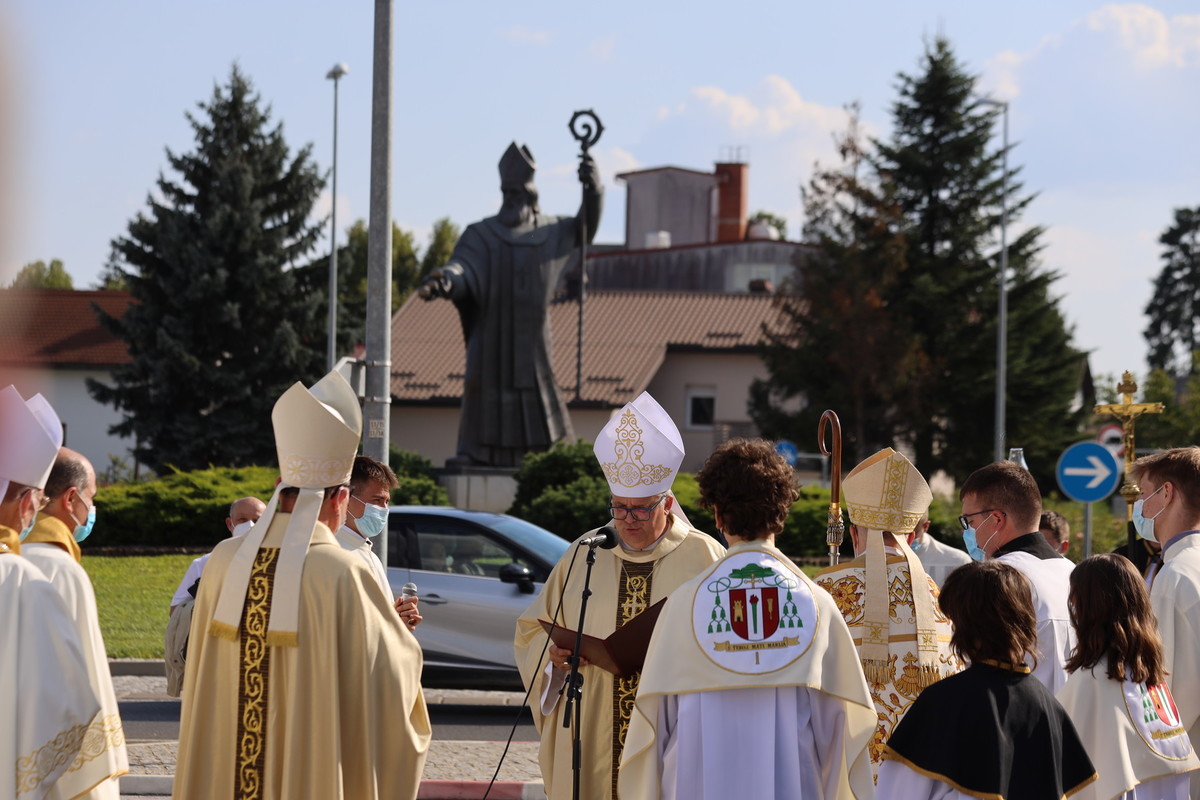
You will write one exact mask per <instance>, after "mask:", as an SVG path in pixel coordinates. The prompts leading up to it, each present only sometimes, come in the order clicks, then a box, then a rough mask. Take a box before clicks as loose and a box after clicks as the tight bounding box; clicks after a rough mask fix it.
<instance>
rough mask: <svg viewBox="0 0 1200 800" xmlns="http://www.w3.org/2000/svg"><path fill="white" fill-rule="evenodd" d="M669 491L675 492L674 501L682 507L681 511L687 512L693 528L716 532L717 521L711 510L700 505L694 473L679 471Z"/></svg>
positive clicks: (698, 488)
mask: <svg viewBox="0 0 1200 800" xmlns="http://www.w3.org/2000/svg"><path fill="white" fill-rule="evenodd" d="M671 491H673V492H674V493H675V499H676V501H678V503H679V505H680V507H682V508H683V513H685V514H687V516H688V519H689V520H690V521H691V523H692V527H693V528H695V529H696V530H701V531H704V532H705V533H708V534H715V533H716V532H717V521H716V520H715V519H713V514H712V512H711V511H709V510H708V509H706V508H704V506H702V505H700V485H699V484H698V483H696V476H695V475H692V474H691V473H688V472H681V473H679V474H678V475H676V476H675V483H673V484H672V485H671Z"/></svg>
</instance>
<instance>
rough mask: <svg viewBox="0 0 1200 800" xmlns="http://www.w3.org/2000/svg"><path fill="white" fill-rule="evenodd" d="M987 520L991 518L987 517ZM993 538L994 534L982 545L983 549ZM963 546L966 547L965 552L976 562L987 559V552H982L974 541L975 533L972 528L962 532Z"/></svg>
mask: <svg viewBox="0 0 1200 800" xmlns="http://www.w3.org/2000/svg"><path fill="white" fill-rule="evenodd" d="M988 519H991V517H988ZM995 537H996V534H995V532H993V533H992V535H991V536H989V537H988V540H987V541H986V542H984V543H983V544H984V547H986V546H987V545H989V544H991V542H992V539H994V538H995ZM963 544H965V545H966V546H967V552H968V553H969V554H970V556H971V558H973V559H975V560H976V561H984V560H985V559H987V551H986V550H984V549H983V547H980V546H979V542H977V541H976V532H975V529H974V528H972V527H970V526H968V527H967V529H966V530H964V531H963Z"/></svg>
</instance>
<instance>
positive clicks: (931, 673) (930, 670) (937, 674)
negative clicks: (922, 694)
mask: <svg viewBox="0 0 1200 800" xmlns="http://www.w3.org/2000/svg"><path fill="white" fill-rule="evenodd" d="M941 679H942V671H941V670H940V669H938V668H937V667H936V666H933V665H930V664H922V665H921V667H920V669H919V671H918V673H917V677H916V680H917V685H918V686H920V687H921V690H922V691H924V690H925V689H928V688H929V686H930V685H931V684H934V683H937V682H938V681H940V680H941Z"/></svg>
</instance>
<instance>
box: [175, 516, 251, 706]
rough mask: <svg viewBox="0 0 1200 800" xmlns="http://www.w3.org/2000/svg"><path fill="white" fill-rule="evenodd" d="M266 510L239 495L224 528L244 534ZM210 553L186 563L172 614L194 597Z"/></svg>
mask: <svg viewBox="0 0 1200 800" xmlns="http://www.w3.org/2000/svg"><path fill="white" fill-rule="evenodd" d="M266 510H267V504H266V503H264V502H263V501H262V500H259V499H258V498H257V497H239V498H238V499H237V500H234V501H233V502H232V503H230V504H229V516H228V517H226V518H225V528H226V530H228V531H229V535H230V536H233V537H235V538H236V537H239V536H245V535H246V532H247V531H249V530H250V529H251V528H253V527H254V523H256V522H258V519H259V517H261V516H262V515H263V512H264V511H266ZM211 555H212V553H205V554H204V555H202V556H200V557H199V558H195V559H192V563H191V564H189V565H188V568H187V570H186V571H185V572H184V573H183V579H182V580H180V581H179V586H177V587H176V588H175V594H173V595H171V614H172V615H174V614H175V609H177V608H179V606H180V605H182V604H183V602H184V601H185V600H187V599H188V598H189V597H190V598H192V599H195V594H194V593H193V589H194V587H195V586H196V581H198V580H200V576H201V575H203V574H204V565H205V564H207V563H208V557H209V556H211ZM176 697H178V695H176Z"/></svg>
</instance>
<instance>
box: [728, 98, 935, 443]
mask: <svg viewBox="0 0 1200 800" xmlns="http://www.w3.org/2000/svg"><path fill="white" fill-rule="evenodd" d="M849 111H850V114H851V121H850V127H849V129H848V130H847V132H846V133H844V134H841V135H840V136H839V138H838V140H837V142H838V149H839V151H840V153H841V158H842V163H841V165H840V167H839V168H833V169H826V168H818V169H817V171H816V173H815V174H814V176H813V178H812V180H811V181H810V183H809V185H808V187H807V188H806V189H805V190H804V192H803V196H804V210H805V220H806V222H805V225H804V231H803V234H804V239H805V241H807V242H809V243H811V244H814V245H817V247H818V248H819V253H820V254H819V256H818V257H815V258H811V259H808V260H807V261H806V262H805V263H803V264H801V265H798V266H799V267H800V269H799V272H798V274H799V275H801V276H802V277H801V278H800V283H799V287H798V288H799V290H800V291H799V292H795V291H789V292H786V293H784V294H781V295H780V296H779V300H778V303H779V306H780V310H781V316H780V321H781V323H782V324H781V327H779V328H775V329H772V328H768V329H767V330H766V331H764V336H765V340H766V344H765V347H764V350H763V359H764V361H765V363H766V365H767V369H768V371H769V372H770V375H771V378H770V380H768V381H756V382H755V384H754V385H753V386H752V387H751V401H750V412H751V415H752V417H753V418H754V420H755V422H756V424H757V425H758V427H759V430H761V431H762V432H763V434H764V435H766V436H769V437H772V438H787V439H791V440H793V441H806V440H809V439H811V438H812V437H813V436H814V435H815V433H816V430H817V423H818V421H819V419H820V416H821V413H822V412H823V411H824V410H825V409H826V408H832V409H835V410H837V411H838V412H839V416H840V418H841V420H842V424H843V437H844V449H845V451H846V453H847V457H848V459H849V460H850V463H851V464H854V463H857V462H858V461H861V460H862V459H864V458H866V457H867V456H869V455H870V454H871V453H873V452H875V451H876V450H878V449H880V448H882V447H886V446H889V445H891V444H893V442H894V440H895V435H896V428H897V419H898V413H897V412H898V410H899V409H898V406H899V405H900V404H902V403H903V402H905V401H906V399H907V398H906V397H905V395H904V393H903V392H902V391H898V390H900V389H902V387H904V386H905V385H906V384H907V383H908V381H909V373H910V372H912V371H913V370H919V368H920V364H921V362H922V356H921V353H920V349H919V347H918V343H917V342H916V339H915V337H914V336H913V335H912V334H911V329H912V325H911V320H909V319H907V318H906V317H905V316H904V315H901V314H897V313H896V309H895V308H894V307H893V306H892V305H891V303H890V294H891V293H892V292H893V291H894V289H895V287H896V285H897V282H898V281H899V279H900V276H901V274H902V273H903V272H904V270H905V268H906V263H905V259H904V240H903V238H902V237H901V236H900V235H899V234H898V232H897V223H898V218H897V210H896V208H895V206H894V204H892V203H891V201H890V199H889V198H888V197H887V196H886V188H887V187H883V186H873V185H870V184H868V183H867V182H866V181H864V180H863V179H862V178H861V176H860V172H861V167H862V161H863V151H862V142H861V139H860V136H859V133H858V109H857V107H855V106H851V107H850V108H849ZM801 398H803V401H804V405H803V407H802V408H800V409H799V410H798V411H796V412H789V411H787V410H785V409H786V408H787V407H788V406H789V405H795V404H796V401H797V400H799V399H801Z"/></svg>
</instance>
